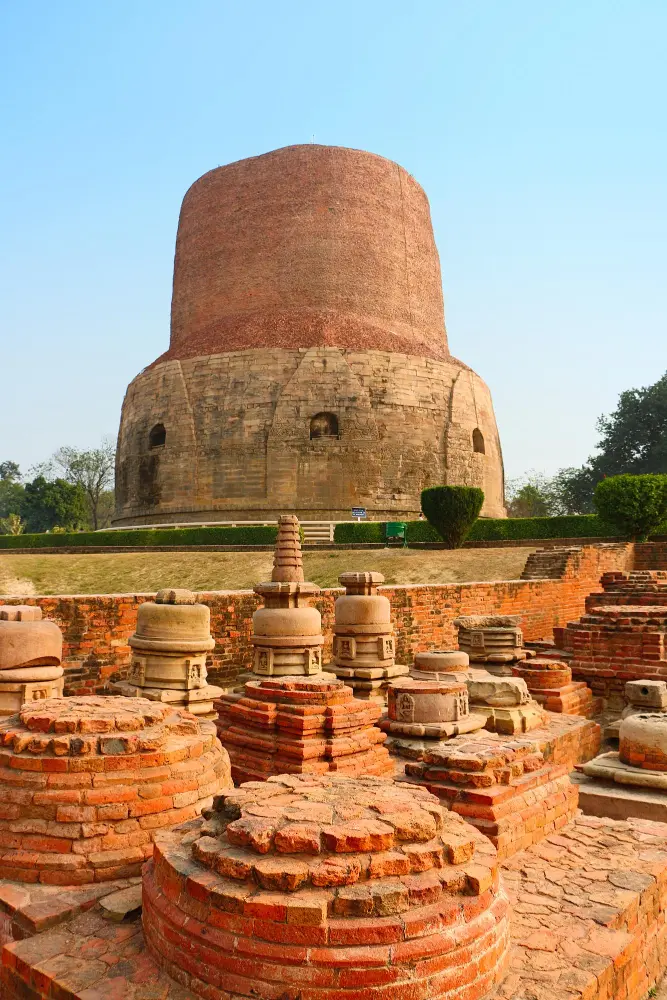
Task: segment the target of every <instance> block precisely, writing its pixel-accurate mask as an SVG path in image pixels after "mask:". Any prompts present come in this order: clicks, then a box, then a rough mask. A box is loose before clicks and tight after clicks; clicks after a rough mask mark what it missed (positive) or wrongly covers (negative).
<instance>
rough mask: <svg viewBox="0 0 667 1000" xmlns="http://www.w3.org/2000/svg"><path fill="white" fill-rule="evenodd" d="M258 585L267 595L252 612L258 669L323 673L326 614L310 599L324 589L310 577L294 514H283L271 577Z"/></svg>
mask: <svg viewBox="0 0 667 1000" xmlns="http://www.w3.org/2000/svg"><path fill="white" fill-rule="evenodd" d="M253 589H254V591H255V593H256V594H259V595H260V597H262V598H263V599H264V607H263V608H259V610H258V611H256V612H255V613H254V615H253V616H252V626H253V635H252V639H251V642H252V644H253V646H254V648H255V654H254V659H253V665H252V669H253V672H254V673H255V674H259V675H261V676H270V677H285V676H294V675H298V674H305V675H306V676H309V675H310V674H317V673H319V672H320V670H321V669H322V646H323V645H324V637H323V635H322V618H321V615H320V613H319V611H318V610H317V608H311V607H310V606H309V605H308V604H307V600H308V599H309V598H312V597H315V596H317V594H319V592H320V588H319V587H316V586H315V584H314V583H308V582H306V581H305V578H304V574H303V558H302V555H301V539H300V535H299V520H298V518H297V517H295V516H294V515H293V514H283V515H281V516H280V517H279V518H278V537H277V539H276V548H275V553H274V559H273V572H272V574H271V580H270V581H268V582H266V583H258V584H257V585H256V586H255V587H254V588H253Z"/></svg>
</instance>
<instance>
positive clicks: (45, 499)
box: [22, 476, 87, 532]
mask: <svg viewBox="0 0 667 1000" xmlns="http://www.w3.org/2000/svg"><path fill="white" fill-rule="evenodd" d="M22 513H23V516H24V517H25V519H26V522H27V525H26V530H27V531H29V532H41V531H51V530H52V529H53V528H54V527H56V526H58V527H61V528H67V529H68V530H74V529H76V528H81V527H85V525H86V520H87V504H86V494H85V492H84V490H83V489H82V487H81V486H79V485H73V484H72V483H68V482H66V481H65V480H64V479H54V480H52V481H49V480H47V479H45V478H44V476H37V478H36V479H34V480H33V481H32V482H31V483H26V485H25V498H24V503H23V509H22Z"/></svg>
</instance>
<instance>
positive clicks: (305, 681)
mask: <svg viewBox="0 0 667 1000" xmlns="http://www.w3.org/2000/svg"><path fill="white" fill-rule="evenodd" d="M216 706H217V708H218V711H219V713H220V718H219V719H218V723H217V727H218V735H219V737H220V741H221V742H222V744H223V746H224V747H225V748H226V749H227V751H228V752H229V756H230V759H231V764H232V778H233V779H234V781H235V782H236V784H239V783H241V782H243V781H261V780H264V779H266V778H268V777H269V776H270V775H275V774H302V773H310V774H325V773H327V772H328V771H336V772H338V773H342V774H348V775H357V774H373V775H391V774H392V773H393V770H394V765H393V763H392V761H391V758H390V757H389V752H388V750H386V748H385V747H384V746H383V745H382V744H383V743H384V741H385V739H386V736H385V734H384V733H383V732H382V731H381V730H380V729H378V727H377V726H375V725H374V723H375V722H377V720H378V719H379V717H380V715H381V712H382V709H381V707H380V705H378V704H376V703H375V702H372V701H359V700H358V699H355V698H354V695H353V693H352V691H351V690H350V688H348V687H346V686H345V685H344V684H343V682H342V681H339V680H338V679H337V678H336V677H334V675H333V674H328V673H322V674H315V675H314V676H312V677H277V678H270V677H267V678H262V679H256V680H252V681H249V682H248V683H247V684H246V685H245V694H244V696H243V697H242V698H238V699H225V698H221V699H220V700H219V701H218V702H216Z"/></svg>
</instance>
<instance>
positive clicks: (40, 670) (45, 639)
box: [0, 604, 64, 716]
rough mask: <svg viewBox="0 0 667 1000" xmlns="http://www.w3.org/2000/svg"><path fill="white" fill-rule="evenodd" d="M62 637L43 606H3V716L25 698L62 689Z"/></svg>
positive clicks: (0, 665)
mask: <svg viewBox="0 0 667 1000" xmlns="http://www.w3.org/2000/svg"><path fill="white" fill-rule="evenodd" d="M62 650H63V637H62V634H61V632H60V629H59V628H58V626H57V625H56V624H55V623H54V622H49V621H43V620H42V609H41V608H38V607H33V606H32V605H25V604H14V605H11V604H6V605H3V606H2V607H0V716H3V715H14V714H15V713H16V712H18V711H19V710H20V708H21V706H22V705H23V704H24V703H25V702H33V701H43V700H45V699H47V698H59V697H60V696H61V695H62V693H63V684H64V678H63V668H62V666H61V661H62Z"/></svg>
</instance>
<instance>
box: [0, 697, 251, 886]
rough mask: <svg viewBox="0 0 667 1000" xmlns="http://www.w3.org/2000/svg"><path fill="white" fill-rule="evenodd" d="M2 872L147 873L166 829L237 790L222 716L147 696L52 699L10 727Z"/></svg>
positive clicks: (3, 782)
mask: <svg viewBox="0 0 667 1000" xmlns="http://www.w3.org/2000/svg"><path fill="white" fill-rule="evenodd" d="M0 744H1V747H0V848H1V850H2V854H1V857H0V878H5V879H14V880H16V881H22V882H45V883H51V884H57V885H79V884H83V883H87V882H101V881H106V880H107V879H115V878H119V877H126V876H130V875H138V874H140V871H141V865H142V863H143V862H144V860H145V859H146V858H147V857H150V855H151V854H152V850H153V837H154V835H155V833H156V831H157V830H159V829H161V828H162V827H171V826H173V825H174V824H176V823H183V822H185V821H186V820H188V819H191V818H192V817H194V816H197V815H198V814H199V813H200V812H201V810H202V809H203V808H204V807H206V806H209V805H210V804H211V801H212V796H213V795H214V794H215V793H217V792H219V791H220V790H221V789H224V788H229V787H231V779H230V776H229V758H228V756H227V753H226V751H225V750H223V749H222V747H221V746H220V744H219V742H218V740H217V739H216V736H215V726H214V724H213V723H212V722H200V721H198V720H197V719H195V717H194V716H192V715H190V714H189V713H188V712H185V711H183V710H178V709H177V710H174V709H172V708H169V707H167V706H164V705H160V704H156V703H155V702H151V701H147V700H146V699H144V698H131V699H130V698H52V699H49V700H47V701H42V702H38V703H35V704H30V705H26V706H24V708H23V709H22V711H21V712H20V713H19V715H14V716H11V717H9V718H8V719H5V720H3V721H2V723H0Z"/></svg>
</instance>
